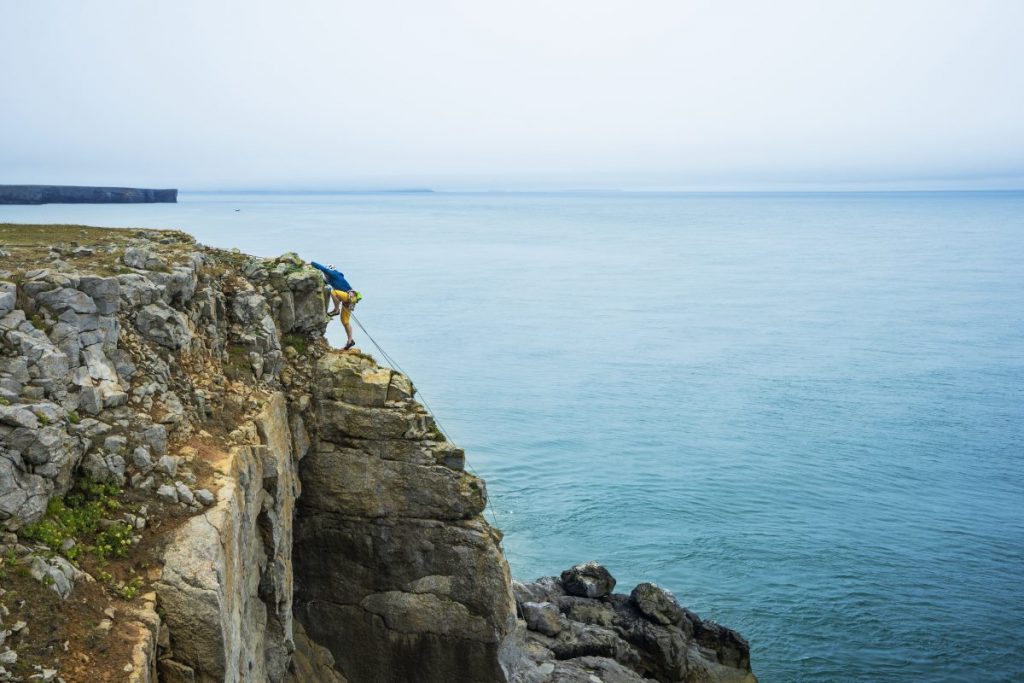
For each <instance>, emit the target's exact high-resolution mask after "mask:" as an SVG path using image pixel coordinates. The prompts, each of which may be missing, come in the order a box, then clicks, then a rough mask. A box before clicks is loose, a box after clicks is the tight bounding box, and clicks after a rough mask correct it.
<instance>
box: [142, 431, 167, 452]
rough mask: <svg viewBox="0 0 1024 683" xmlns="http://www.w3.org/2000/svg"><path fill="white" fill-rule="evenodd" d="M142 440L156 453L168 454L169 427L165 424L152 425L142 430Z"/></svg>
mask: <svg viewBox="0 0 1024 683" xmlns="http://www.w3.org/2000/svg"><path fill="white" fill-rule="evenodd" d="M142 440H143V441H144V442H146V444H148V445H149V448H150V449H151V450H152V451H153V453H155V454H156V455H160V456H162V455H166V454H167V428H166V427H164V426H163V425H150V426H149V427H147V428H146V430H145V431H143V432H142Z"/></svg>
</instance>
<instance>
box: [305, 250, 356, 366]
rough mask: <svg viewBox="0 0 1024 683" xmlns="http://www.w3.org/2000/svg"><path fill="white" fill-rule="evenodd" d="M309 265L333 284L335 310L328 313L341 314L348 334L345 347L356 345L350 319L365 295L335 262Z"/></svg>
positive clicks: (312, 262) (330, 314)
mask: <svg viewBox="0 0 1024 683" xmlns="http://www.w3.org/2000/svg"><path fill="white" fill-rule="evenodd" d="M309 265H311V266H313V267H314V268H316V269H317V270H319V271H320V272H321V273H323V274H324V280H326V281H327V284H329V285H330V286H331V301H333V302H334V310H332V311H330V312H328V313H327V315H329V316H333V315H338V314H339V313H340V314H341V324H342V325H343V326H344V327H345V334H347V335H348V343H347V344H345V349H344V350H346V351H347V350H348V349H351V348H352V347H353V346H355V345H356V340H355V339H353V338H352V325H350V324H349V319H350V318H351V317H352V309H353V308H355V305H356V304H357V303H359V302H360V301H361V300H362V298H363V295H362V294H360V293H359V292H357V291H356V290H354V289H352V285H350V284H349V283H348V280H346V279H345V275H344V274H343V273H342V272H341V271H340V270H336V269H335V268H334V264H333V263H330V264H328V265H326V266H325V265H322V264H319V263H317V262H316V261H310V263H309ZM339 305H340V308H339Z"/></svg>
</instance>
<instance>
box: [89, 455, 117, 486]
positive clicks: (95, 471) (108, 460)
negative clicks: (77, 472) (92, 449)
mask: <svg viewBox="0 0 1024 683" xmlns="http://www.w3.org/2000/svg"><path fill="white" fill-rule="evenodd" d="M124 469H125V462H124V458H122V457H121V456H120V455H117V454H116V453H115V454H108V455H104V454H101V453H89V454H88V455H86V456H85V460H83V461H82V470H83V471H84V472H85V473H86V474H87V475H89V477H91V478H92V479H93V480H94V481H101V482H113V483H116V484H118V485H123V484H124V482H125V478H124Z"/></svg>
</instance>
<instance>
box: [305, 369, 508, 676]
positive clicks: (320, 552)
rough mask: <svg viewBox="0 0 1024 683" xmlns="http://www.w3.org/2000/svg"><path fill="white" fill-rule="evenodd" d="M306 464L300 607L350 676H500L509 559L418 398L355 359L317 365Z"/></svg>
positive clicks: (481, 499)
mask: <svg viewBox="0 0 1024 683" xmlns="http://www.w3.org/2000/svg"><path fill="white" fill-rule="evenodd" d="M315 386H316V387H317V392H316V397H315V402H316V404H317V416H318V423H319V427H318V431H317V438H315V439H314V444H313V447H312V449H311V451H310V453H309V455H307V456H306V458H305V459H304V460H303V462H302V464H301V467H300V471H301V478H302V488H303V493H302V497H301V498H300V499H299V501H298V504H299V515H298V518H297V520H296V544H297V546H298V547H300V548H304V549H307V550H306V552H301V553H297V555H296V557H295V574H296V598H295V600H296V602H295V607H296V616H297V618H298V619H299V621H301V622H302V624H303V626H304V627H305V629H306V631H307V632H308V633H309V634H310V636H311V637H312V638H313V639H315V640H316V641H317V642H319V643H321V644H322V645H324V646H325V647H327V648H328V649H329V650H330V651H331V653H332V655H333V656H334V659H335V662H336V666H337V668H338V669H339V670H340V671H341V672H342V673H343V674H344V675H345V676H346V677H347V678H348V679H349V680H351V681H452V682H455V681H467V682H469V681H500V680H504V675H503V673H502V671H501V669H500V665H499V659H498V654H499V650H500V648H501V644H502V642H503V640H504V639H505V637H506V636H507V635H508V634H509V633H510V631H511V628H512V624H513V621H514V619H513V602H512V594H511V582H510V578H509V572H508V565H507V564H506V562H505V558H504V556H503V555H502V553H501V549H500V547H499V545H498V540H499V537H498V535H497V533H496V532H495V531H494V530H493V529H491V528H490V527H489V526H488V525H487V523H486V522H485V521H484V520H483V518H482V517H481V515H480V513H481V512H482V511H483V508H484V505H485V502H486V490H485V488H484V484H483V482H482V481H480V480H479V479H477V478H476V477H474V476H472V475H470V474H468V473H466V472H465V471H463V470H462V468H461V458H453V457H452V452H453V450H455V449H454V447H453V446H452V445H451V444H450V443H448V442H447V441H446V440H445V439H444V437H443V436H442V435H441V434H440V432H439V431H438V430H437V428H436V427H435V426H434V424H433V420H432V419H431V418H430V416H429V415H428V414H427V413H426V411H424V410H423V408H422V406H420V405H419V404H418V403H417V402H416V401H414V400H413V399H412V397H411V394H412V389H411V386H410V384H409V382H408V380H407V379H406V378H404V377H403V376H401V375H400V374H398V373H395V372H393V371H391V370H388V369H385V368H380V367H378V366H377V365H376V364H374V363H372V362H371V361H368V360H366V359H364V358H361V357H359V356H356V355H341V354H329V355H326V356H324V357H323V358H322V359H321V360H320V363H319V365H318V367H317V378H316V382H315Z"/></svg>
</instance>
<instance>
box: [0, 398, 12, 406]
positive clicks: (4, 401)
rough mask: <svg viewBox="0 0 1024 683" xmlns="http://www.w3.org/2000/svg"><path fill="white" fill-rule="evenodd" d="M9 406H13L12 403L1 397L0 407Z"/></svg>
mask: <svg viewBox="0 0 1024 683" xmlns="http://www.w3.org/2000/svg"><path fill="white" fill-rule="evenodd" d="M9 405H11V402H10V401H8V400H7V399H6V398H4V397H3V396H0V406H9Z"/></svg>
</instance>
